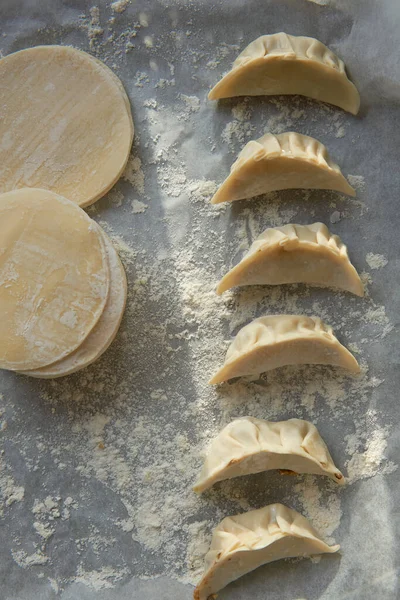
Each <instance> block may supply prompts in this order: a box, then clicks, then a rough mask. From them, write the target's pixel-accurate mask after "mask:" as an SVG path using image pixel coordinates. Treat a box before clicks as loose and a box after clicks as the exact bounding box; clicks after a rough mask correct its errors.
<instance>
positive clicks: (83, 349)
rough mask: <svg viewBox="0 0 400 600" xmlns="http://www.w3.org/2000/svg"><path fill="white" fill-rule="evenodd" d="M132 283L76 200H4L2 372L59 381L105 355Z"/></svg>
mask: <svg viewBox="0 0 400 600" xmlns="http://www.w3.org/2000/svg"><path fill="white" fill-rule="evenodd" d="M125 301H126V278H125V273H124V270H123V267H122V265H121V262H120V260H119V258H118V255H117V253H116V252H115V250H114V248H113V247H112V244H111V242H110V240H109V239H108V238H107V236H106V235H105V233H104V232H103V231H102V229H101V228H100V227H99V226H98V225H97V224H96V223H95V222H94V221H92V219H90V218H89V217H88V215H87V214H86V213H85V212H84V211H83V210H82V209H81V208H79V206H77V205H76V204H75V203H74V202H71V201H70V200H67V199H66V198H63V197H62V196H59V195H58V194H55V193H54V192H50V191H49V190H42V189H33V188H25V189H22V190H15V191H13V192H8V193H6V194H2V195H1V196H0V312H1V315H2V318H1V320H0V367H1V368H4V369H9V370H12V371H20V372H24V373H26V374H27V375H32V376H34V377H46V378H48V377H59V376H61V375H67V374H69V373H73V372H74V371H77V370H78V369H81V368H83V367H85V366H87V365H88V364H90V363H91V362H93V361H94V360H96V358H98V357H99V356H100V354H102V353H103V352H104V351H105V350H106V349H107V347H108V346H109V344H110V343H111V342H112V340H113V339H114V337H115V335H116V333H117V330H118V327H119V324H120V322H121V318H122V315H123V312H124V308H125Z"/></svg>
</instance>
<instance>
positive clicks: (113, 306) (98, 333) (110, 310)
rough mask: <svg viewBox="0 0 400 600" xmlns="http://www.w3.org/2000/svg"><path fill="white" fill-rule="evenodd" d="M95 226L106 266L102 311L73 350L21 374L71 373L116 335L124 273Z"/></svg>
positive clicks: (123, 296)
mask: <svg viewBox="0 0 400 600" xmlns="http://www.w3.org/2000/svg"><path fill="white" fill-rule="evenodd" d="M97 227H98V229H99V231H100V233H101V235H102V236H103V239H104V243H105V246H106V251H107V258H108V265H109V268H110V291H109V293H108V299H107V304H106V305H105V307H104V312H103V314H102V315H101V317H100V319H99V320H98V322H97V324H96V326H95V327H94V329H93V331H92V332H91V333H90V334H89V335H88V337H87V338H86V339H85V340H84V342H83V343H82V344H81V346H79V348H77V349H76V350H75V352H73V353H72V354H70V355H68V356H66V357H65V358H63V359H62V360H60V361H58V362H56V363H54V364H52V365H49V366H47V367H43V368H42V369H37V370H36V371H22V373H24V375H29V376H31V377H39V378H42V379H51V378H54V377H62V376H64V375H70V374H71V373H75V372H76V371H79V370H80V369H83V368H84V367H87V366H89V365H90V364H91V363H93V362H94V361H95V360H97V359H98V358H99V356H101V355H102V354H103V352H105V351H106V350H107V348H108V347H109V345H110V344H111V342H112V341H113V339H114V338H115V336H116V335H117V332H118V329H119V326H120V324H121V320H122V317H123V314H124V310H125V304H126V293H127V285H126V275H125V271H124V267H123V266H122V263H121V261H120V259H119V256H118V254H117V252H116V250H115V248H114V246H113V245H112V242H111V240H110V239H109V237H108V236H107V235H106V234H105V232H104V231H103V230H102V229H101V227H99V226H97Z"/></svg>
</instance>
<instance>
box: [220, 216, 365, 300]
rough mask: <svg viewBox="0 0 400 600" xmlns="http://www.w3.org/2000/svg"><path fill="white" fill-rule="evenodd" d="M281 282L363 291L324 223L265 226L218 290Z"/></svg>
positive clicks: (340, 245) (338, 242) (343, 248)
mask: <svg viewBox="0 0 400 600" xmlns="http://www.w3.org/2000/svg"><path fill="white" fill-rule="evenodd" d="M282 283H309V284H314V285H320V286H328V287H333V288H339V289H342V290H347V291H349V292H352V293H353V294H356V295H357V296H363V295H364V286H363V284H362V282H361V279H360V277H359V275H358V273H357V271H356V270H355V268H354V267H353V265H352V264H351V262H350V259H349V256H348V254H347V248H346V246H345V245H344V244H343V242H342V241H341V239H340V238H339V237H338V236H337V235H332V234H331V233H330V231H329V229H328V228H327V227H326V225H324V224H323V223H313V224H312V225H284V226H283V227H273V228H270V229H266V230H265V231H264V232H263V233H262V234H261V235H259V236H258V238H257V239H256V240H255V241H254V242H253V243H252V245H251V246H250V249H249V251H248V252H247V253H246V254H245V256H244V257H243V258H242V260H241V261H240V263H239V264H237V265H236V267H234V268H233V269H232V270H231V271H229V273H227V274H226V275H225V277H223V278H222V280H221V282H220V283H219V285H218V288H217V293H218V294H222V293H223V292H225V291H226V290H229V289H230V288H233V287H235V286H243V285H280V284H282Z"/></svg>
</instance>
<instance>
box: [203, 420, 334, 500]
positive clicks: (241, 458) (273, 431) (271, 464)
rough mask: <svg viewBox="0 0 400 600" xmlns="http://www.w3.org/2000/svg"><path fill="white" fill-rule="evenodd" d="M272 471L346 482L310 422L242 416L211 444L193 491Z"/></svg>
mask: <svg viewBox="0 0 400 600" xmlns="http://www.w3.org/2000/svg"><path fill="white" fill-rule="evenodd" d="M273 469H282V470H285V471H286V470H287V471H292V472H294V473H309V474H313V475H327V476H328V477H330V478H331V479H333V481H335V482H336V483H339V484H341V485H343V484H344V483H345V478H344V477H343V474H342V473H341V472H340V471H339V469H337V468H336V466H335V464H334V462H333V460H332V457H331V455H330V454H329V450H328V448H327V446H326V444H325V442H324V440H323V439H322V438H321V436H320V434H319V432H318V430H317V428H316V427H315V425H313V424H312V423H310V422H309V421H303V420H302V419H289V420H288V421H277V422H273V421H264V420H263V419H255V418H253V417H242V418H240V419H235V420H234V421H232V422H231V423H229V425H227V426H226V427H224V429H223V430H222V431H221V432H220V433H219V434H218V435H217V437H216V438H215V439H214V440H213V441H212V442H211V445H210V448H209V450H208V453H207V456H206V459H205V461H204V465H203V469H202V471H201V474H200V477H199V480H198V481H197V483H196V485H195V486H194V488H193V489H194V491H195V492H198V493H200V492H204V491H205V490H207V489H209V488H210V487H211V486H212V485H214V483H216V482H217V481H223V480H224V479H232V478H233V477H239V476H241V475H250V474H251V473H261V472H262V471H270V470H273Z"/></svg>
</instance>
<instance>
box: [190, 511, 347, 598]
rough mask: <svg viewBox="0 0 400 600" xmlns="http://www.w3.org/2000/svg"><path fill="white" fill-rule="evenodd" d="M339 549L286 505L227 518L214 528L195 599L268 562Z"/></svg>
mask: <svg viewBox="0 0 400 600" xmlns="http://www.w3.org/2000/svg"><path fill="white" fill-rule="evenodd" d="M339 548H340V546H339V545H338V544H336V545H334V546H328V544H326V543H325V542H324V541H323V540H322V538H321V536H320V535H319V534H318V532H317V531H315V529H314V528H313V527H312V525H311V523H309V521H307V519H305V518H304V517H303V516H302V515H301V514H300V513H298V512H297V511H295V510H293V509H291V508H287V506H284V505H283V504H270V505H269V506H265V507H264V508H259V509H258V510H251V511H249V512H247V513H243V514H241V515H235V516H234V517H226V518H225V519H224V520H223V521H221V523H220V524H219V525H218V526H217V527H216V528H215V530H214V533H213V537H212V541H211V546H210V550H209V551H208V553H207V555H206V558H205V573H204V575H203V577H202V579H201V581H200V582H199V583H198V585H197V587H196V589H195V591H194V600H207V599H208V598H209V597H210V596H212V594H215V593H216V592H218V591H219V590H221V589H222V588H224V587H225V586H226V585H228V583H230V582H231V581H234V580H235V579H238V578H239V577H241V576H242V575H245V574H246V573H249V572H250V571H253V570H254V569H257V567H260V566H261V565H265V564H266V563H269V562H273V561H275V560H280V559H281V558H294V557H296V556H312V555H314V554H324V553H329V554H331V553H333V552H337V551H338V550H339Z"/></svg>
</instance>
